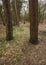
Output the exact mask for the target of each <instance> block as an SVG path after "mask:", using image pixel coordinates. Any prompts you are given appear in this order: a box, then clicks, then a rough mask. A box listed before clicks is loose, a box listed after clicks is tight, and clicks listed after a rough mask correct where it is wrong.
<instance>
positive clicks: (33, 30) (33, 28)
mask: <svg viewBox="0 0 46 65" xmlns="http://www.w3.org/2000/svg"><path fill="white" fill-rule="evenodd" d="M29 16H30V42H31V43H33V44H36V43H38V0H29Z"/></svg>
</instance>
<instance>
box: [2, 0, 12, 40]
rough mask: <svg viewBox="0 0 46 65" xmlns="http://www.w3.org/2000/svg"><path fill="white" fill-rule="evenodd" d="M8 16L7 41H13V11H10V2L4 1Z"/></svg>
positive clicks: (8, 0)
mask: <svg viewBox="0 0 46 65" xmlns="http://www.w3.org/2000/svg"><path fill="white" fill-rule="evenodd" d="M2 1H3V5H4V10H5V15H6V22H7V23H6V39H7V40H12V39H13V28H12V18H11V11H10V10H11V9H10V0H2Z"/></svg>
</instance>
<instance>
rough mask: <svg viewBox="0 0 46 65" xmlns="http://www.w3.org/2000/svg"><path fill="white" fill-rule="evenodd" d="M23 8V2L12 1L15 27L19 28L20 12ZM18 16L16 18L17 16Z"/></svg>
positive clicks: (18, 0) (19, 0)
mask: <svg viewBox="0 0 46 65" xmlns="http://www.w3.org/2000/svg"><path fill="white" fill-rule="evenodd" d="M21 7H22V2H21V0H12V9H13V11H12V13H13V16H14V18H13V21H14V24H15V25H18V26H19V19H20V10H21ZM15 15H16V16H15Z"/></svg>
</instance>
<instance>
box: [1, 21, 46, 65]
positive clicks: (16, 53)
mask: <svg viewBox="0 0 46 65" xmlns="http://www.w3.org/2000/svg"><path fill="white" fill-rule="evenodd" d="M13 32H14V39H13V40H11V41H8V42H7V41H6V40H5V27H4V26H2V25H0V65H46V22H44V23H41V24H39V44H37V45H33V44H31V43H29V36H30V35H29V23H26V24H21V26H20V27H13Z"/></svg>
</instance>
